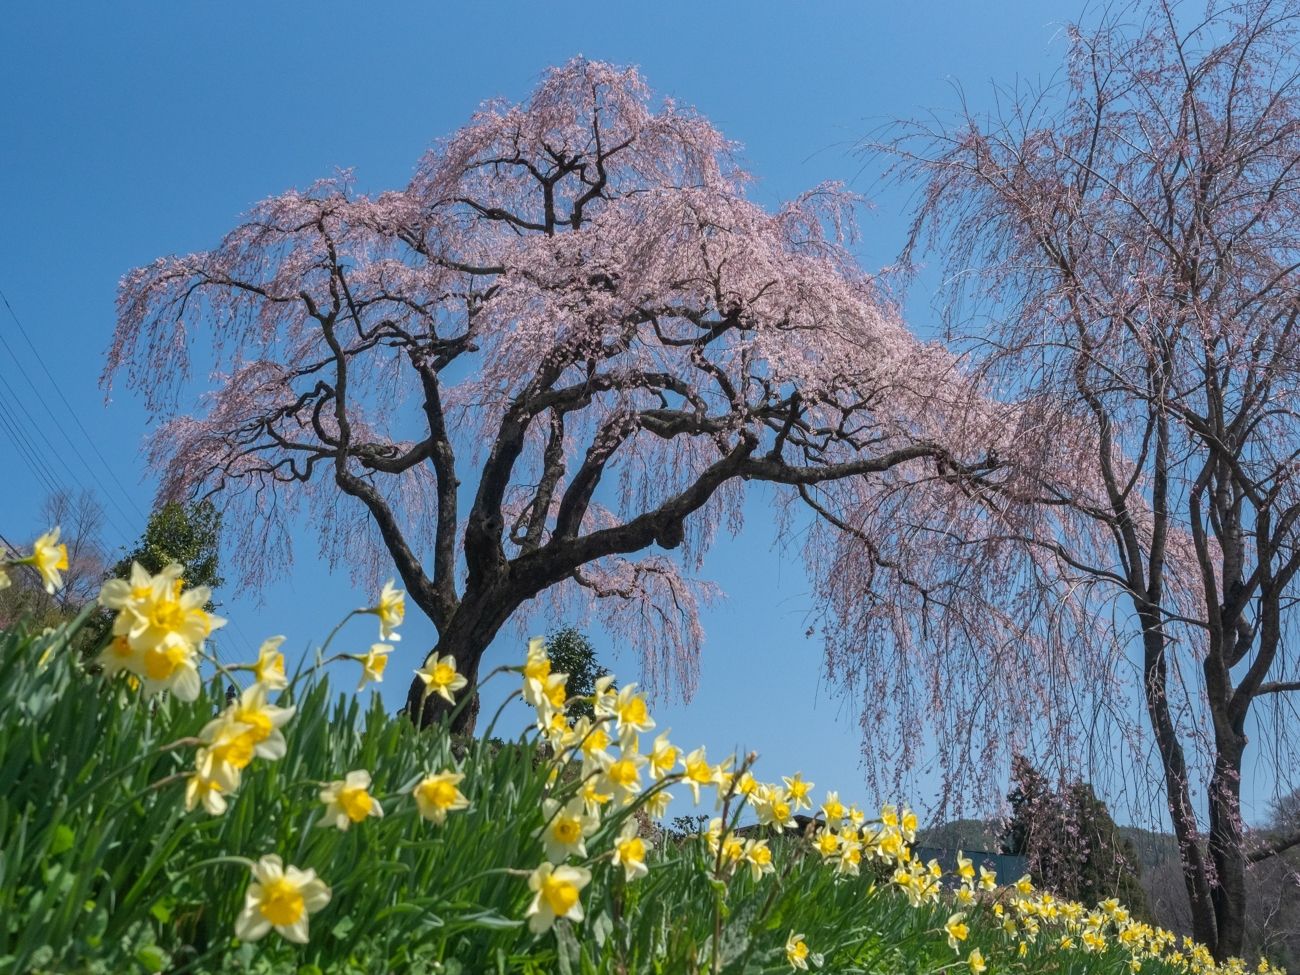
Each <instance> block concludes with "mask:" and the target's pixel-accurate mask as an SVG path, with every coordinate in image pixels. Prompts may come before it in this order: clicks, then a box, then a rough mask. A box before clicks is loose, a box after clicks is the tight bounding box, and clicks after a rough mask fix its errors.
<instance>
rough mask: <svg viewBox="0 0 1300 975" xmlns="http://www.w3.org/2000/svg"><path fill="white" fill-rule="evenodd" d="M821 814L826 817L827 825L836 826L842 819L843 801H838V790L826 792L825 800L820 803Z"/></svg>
mask: <svg viewBox="0 0 1300 975" xmlns="http://www.w3.org/2000/svg"><path fill="white" fill-rule="evenodd" d="M822 815H823V816H824V817H826V824H827V825H828V826H838V825H839V824H840V823H841V822H842V821H843V820H844V803H842V802H840V794H839V793H838V792H828V793H826V801H825V802H823V803H822Z"/></svg>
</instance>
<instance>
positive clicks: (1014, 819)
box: [1001, 755, 1150, 919]
mask: <svg viewBox="0 0 1300 975" xmlns="http://www.w3.org/2000/svg"><path fill="white" fill-rule="evenodd" d="M1011 776H1012V789H1011V791H1010V792H1009V793H1008V794H1007V802H1008V803H1009V804H1010V806H1011V816H1010V818H1009V820H1008V821H1007V824H1006V826H1005V828H1004V829H1003V833H1002V841H1001V846H1002V852H1003V853H1008V854H1013V855H1016V856H1023V857H1025V859H1026V861H1027V862H1028V864H1029V873H1030V876H1031V877H1032V878H1033V880H1034V882H1035V883H1036V884H1037V885H1038V886H1040V887H1042V888H1044V889H1046V890H1050V891H1052V892H1053V893H1055V894H1056V895H1057V896H1059V897H1065V898H1068V899H1070V900H1076V901H1080V902H1081V903H1083V904H1087V905H1092V904H1096V903H1097V902H1098V901H1102V900H1105V899H1106V898H1108V897H1115V898H1118V899H1119V900H1120V901H1121V902H1122V903H1123V904H1124V905H1125V906H1127V907H1128V908H1129V910H1130V911H1131V912H1132V913H1133V914H1134V916H1136V917H1139V918H1142V919H1147V918H1148V917H1149V915H1150V909H1149V906H1148V904H1147V897H1146V891H1145V890H1144V889H1143V887H1142V884H1141V876H1140V870H1141V865H1140V862H1139V861H1138V857H1137V851H1136V850H1135V849H1134V847H1133V844H1132V842H1131V841H1130V840H1128V839H1127V838H1126V837H1124V836H1122V835H1121V834H1120V831H1119V827H1118V826H1117V825H1116V823H1115V820H1114V819H1113V818H1112V817H1111V815H1110V810H1109V809H1107V808H1106V804H1105V803H1104V802H1103V801H1102V800H1101V799H1099V798H1098V797H1097V794H1096V793H1095V792H1094V791H1093V788H1092V786H1091V785H1089V784H1088V783H1086V782H1083V781H1076V782H1074V783H1070V784H1066V785H1063V786H1062V787H1061V788H1059V789H1054V788H1053V787H1052V785H1051V783H1050V782H1049V781H1048V780H1047V778H1046V776H1044V775H1043V774H1042V773H1041V772H1039V771H1038V770H1037V769H1036V768H1034V766H1033V764H1032V763H1031V762H1030V761H1029V760H1028V759H1026V758H1025V757H1024V756H1021V755H1017V756H1016V757H1015V758H1014V759H1013V760H1012V765H1011Z"/></svg>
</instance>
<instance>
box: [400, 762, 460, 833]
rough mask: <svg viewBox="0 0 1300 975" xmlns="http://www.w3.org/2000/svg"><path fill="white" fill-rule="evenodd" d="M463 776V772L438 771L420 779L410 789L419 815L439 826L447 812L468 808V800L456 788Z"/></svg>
mask: <svg viewBox="0 0 1300 975" xmlns="http://www.w3.org/2000/svg"><path fill="white" fill-rule="evenodd" d="M464 778H465V775H464V773H463V772H439V773H437V774H436V775H426V776H425V777H424V778H423V779H421V780H420V781H419V782H418V783H417V784H416V786H415V789H414V790H413V791H412V795H414V796H415V804H416V806H418V807H419V810H420V815H421V816H423V817H424V818H425V819H427V820H429V821H430V822H433V823H437V824H438V825H439V826H441V825H442V824H443V823H445V822H446V821H447V813H449V812H455V811H456V810H458V809H466V808H468V806H469V800H468V799H467V798H465V796H464V795H462V794H461V791H460V789H458V788H457V786H458V785H459V784H460V783H461V782H462V781H463V780H464Z"/></svg>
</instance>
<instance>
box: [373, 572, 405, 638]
mask: <svg viewBox="0 0 1300 975" xmlns="http://www.w3.org/2000/svg"><path fill="white" fill-rule="evenodd" d="M362 612H363V613H373V614H374V615H375V616H378V617H379V639H381V640H389V641H392V642H393V643H396V642H397V641H398V640H400V639H401V638H402V637H401V635H400V634H399V633H398V632H397V628H398V627H399V626H401V625H402V618H403V617H404V616H406V593H404V592H402V590H400V589H397V588H395V587H394V586H393V580H392V579H389V580H388V581H387V582H385V583H384V588H383V589H382V590H380V593H379V602H377V603H375V605H373V606H370V607H368V608H366V609H363V610H362Z"/></svg>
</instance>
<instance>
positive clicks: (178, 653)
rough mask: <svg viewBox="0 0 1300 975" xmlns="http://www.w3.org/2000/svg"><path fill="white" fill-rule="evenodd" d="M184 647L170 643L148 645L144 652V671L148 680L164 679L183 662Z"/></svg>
mask: <svg viewBox="0 0 1300 975" xmlns="http://www.w3.org/2000/svg"><path fill="white" fill-rule="evenodd" d="M186 656H187V655H186V653H185V648H184V647H181V646H177V645H176V644H170V645H168V646H157V647H150V648H149V649H148V650H146V651H145V652H144V672H145V674H146V676H148V678H149V679H150V680H166V679H167V678H168V677H170V676H172V674H174V673H176V670H177V668H178V667H180V665H181V664H183V663H184V662H185V658H186Z"/></svg>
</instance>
